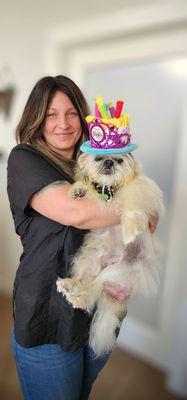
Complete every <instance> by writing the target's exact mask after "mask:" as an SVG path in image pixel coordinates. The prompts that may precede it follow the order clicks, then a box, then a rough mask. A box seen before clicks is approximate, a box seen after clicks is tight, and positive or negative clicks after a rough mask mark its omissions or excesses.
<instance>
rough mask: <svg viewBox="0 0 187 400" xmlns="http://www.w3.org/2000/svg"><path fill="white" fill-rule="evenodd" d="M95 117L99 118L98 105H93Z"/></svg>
mask: <svg viewBox="0 0 187 400" xmlns="http://www.w3.org/2000/svg"><path fill="white" fill-rule="evenodd" d="M95 117H96V118H101V114H100V112H99V108H98V104H97V103H95Z"/></svg>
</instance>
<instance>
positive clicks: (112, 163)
mask: <svg viewBox="0 0 187 400" xmlns="http://www.w3.org/2000/svg"><path fill="white" fill-rule="evenodd" d="M113 165H114V161H112V160H105V161H104V167H106V168H111V167H112V166H113Z"/></svg>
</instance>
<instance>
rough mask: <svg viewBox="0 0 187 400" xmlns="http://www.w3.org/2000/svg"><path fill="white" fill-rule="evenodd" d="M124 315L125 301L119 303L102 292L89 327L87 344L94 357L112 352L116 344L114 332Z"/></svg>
mask: <svg viewBox="0 0 187 400" xmlns="http://www.w3.org/2000/svg"><path fill="white" fill-rule="evenodd" d="M125 315H126V303H125V301H124V302H120V301H118V300H116V299H114V298H112V297H111V296H110V295H108V294H107V292H106V291H105V290H103V292H102V296H101V298H100V300H99V304H98V307H97V310H96V312H95V315H94V318H93V320H92V323H91V327H90V338H89V344H90V346H91V348H92V349H93V351H94V353H95V355H96V357H99V356H101V355H102V354H104V353H109V352H110V351H111V350H112V348H113V347H114V345H115V342H116V330H117V329H118V328H119V327H120V326H121V323H122V320H123V317H124V316H125Z"/></svg>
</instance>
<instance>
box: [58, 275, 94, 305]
mask: <svg viewBox="0 0 187 400" xmlns="http://www.w3.org/2000/svg"><path fill="white" fill-rule="evenodd" d="M57 291H58V292H59V293H62V294H63V295H65V296H66V298H67V300H68V301H69V302H70V303H71V304H72V306H73V308H81V309H84V310H87V311H88V312H91V311H92V309H93V307H94V305H95V303H96V301H97V297H98V296H99V294H100V291H101V288H100V287H99V286H98V284H96V283H95V282H94V278H93V277H91V278H87V279H75V278H65V279H62V278H58V280H57Z"/></svg>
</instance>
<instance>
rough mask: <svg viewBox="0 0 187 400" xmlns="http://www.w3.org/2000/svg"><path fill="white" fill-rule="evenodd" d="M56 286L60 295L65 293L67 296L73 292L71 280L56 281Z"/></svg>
mask: <svg viewBox="0 0 187 400" xmlns="http://www.w3.org/2000/svg"><path fill="white" fill-rule="evenodd" d="M56 286H57V292H59V293H63V294H65V295H66V294H67V293H68V292H71V293H72V291H73V283H72V281H71V279H68V278H66V279H62V278H58V279H57V281H56Z"/></svg>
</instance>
